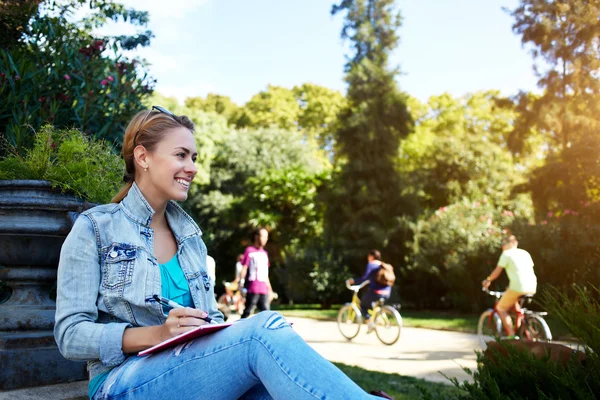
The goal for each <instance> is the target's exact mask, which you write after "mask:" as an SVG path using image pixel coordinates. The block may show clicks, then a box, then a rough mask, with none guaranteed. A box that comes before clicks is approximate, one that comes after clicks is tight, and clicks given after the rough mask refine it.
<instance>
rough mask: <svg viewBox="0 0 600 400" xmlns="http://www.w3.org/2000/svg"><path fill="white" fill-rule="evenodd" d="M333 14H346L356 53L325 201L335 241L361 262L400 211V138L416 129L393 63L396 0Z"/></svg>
mask: <svg viewBox="0 0 600 400" xmlns="http://www.w3.org/2000/svg"><path fill="white" fill-rule="evenodd" d="M331 12H332V14H334V15H335V14H339V13H344V14H345V15H346V18H345V22H344V25H343V28H342V38H344V39H349V40H350V42H351V47H352V49H353V52H354V53H353V55H352V56H351V57H349V59H348V63H347V64H346V71H347V75H346V78H345V80H346V82H347V83H348V94H347V106H346V107H345V108H344V109H343V110H342V111H341V112H340V114H339V122H338V128H337V131H336V141H337V153H336V157H337V162H338V166H339V168H340V172H339V174H337V176H336V177H335V179H334V187H333V189H332V191H331V193H330V198H329V200H328V212H327V230H328V232H329V237H330V238H331V240H332V242H334V243H335V246H339V247H340V248H343V249H344V250H345V251H346V254H347V255H348V257H349V258H350V259H354V261H356V263H358V259H360V260H361V265H362V259H364V254H365V253H366V251H368V250H369V249H370V248H381V247H383V246H384V245H385V244H386V242H387V240H388V239H389V235H390V233H391V232H392V231H393V229H394V228H395V226H396V219H397V218H398V217H399V216H401V215H402V214H403V213H404V211H403V199H402V196H401V187H402V182H401V179H400V175H399V172H398V149H399V145H400V140H401V139H402V138H403V137H405V136H406V135H407V134H408V132H409V131H410V129H411V118H410V116H409V114H408V111H407V108H406V104H405V103H406V96H404V95H403V94H402V93H401V92H400V91H399V90H398V87H397V84H396V81H395V76H396V75H397V74H398V69H397V68H395V69H391V68H389V67H388V55H389V52H390V51H391V50H393V49H394V47H396V45H397V42H398V36H397V35H396V30H397V29H398V28H399V27H400V25H401V17H400V13H399V12H396V11H395V10H394V7H393V1H392V0H344V1H341V2H340V3H339V4H338V5H334V6H333V8H332V11H331Z"/></svg>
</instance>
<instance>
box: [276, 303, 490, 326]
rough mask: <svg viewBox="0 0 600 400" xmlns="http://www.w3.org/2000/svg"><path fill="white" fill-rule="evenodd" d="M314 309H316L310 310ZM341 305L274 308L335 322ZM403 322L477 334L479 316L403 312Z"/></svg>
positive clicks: (287, 313) (436, 312)
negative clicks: (328, 307)
mask: <svg viewBox="0 0 600 400" xmlns="http://www.w3.org/2000/svg"><path fill="white" fill-rule="evenodd" d="M310 307H314V308H310ZM339 307H340V306H339V305H337V306H333V307H332V308H331V309H328V310H323V309H321V308H319V305H318V304H305V305H296V306H293V307H289V306H279V307H277V308H276V307H273V309H274V310H277V311H279V312H280V313H282V314H283V315H285V316H287V317H300V318H312V319H317V320H322V321H335V320H336V317H337V313H338V310H339ZM400 314H401V315H402V322H403V324H404V326H411V327H417V328H429V329H444V330H452V331H461V332H476V331H477V321H478V318H479V316H477V315H465V314H457V313H446V312H443V311H412V310H410V311H403V310H400Z"/></svg>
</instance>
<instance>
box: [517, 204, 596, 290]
mask: <svg viewBox="0 0 600 400" xmlns="http://www.w3.org/2000/svg"><path fill="white" fill-rule="evenodd" d="M596 215H598V214H597V210H596V209H595V208H594V207H593V206H589V207H583V206H582V208H581V210H579V211H573V210H568V209H567V210H562V211H561V212H551V213H548V214H546V215H545V218H546V219H542V220H541V221H538V222H537V223H536V224H529V223H525V222H524V221H517V222H516V223H515V224H514V226H513V231H514V232H518V236H519V247H522V248H524V249H526V250H527V251H529V252H530V253H531V256H532V258H533V262H534V263H535V273H536V275H537V277H538V284H539V286H540V288H543V287H544V286H545V285H552V286H554V287H556V288H559V289H561V290H562V291H566V290H569V288H570V287H571V285H572V284H573V283H576V284H578V285H580V286H585V285H587V284H588V283H591V284H592V285H594V286H596V287H600V268H598V265H600V224H598V222H597V221H595V218H596V217H595V216H596Z"/></svg>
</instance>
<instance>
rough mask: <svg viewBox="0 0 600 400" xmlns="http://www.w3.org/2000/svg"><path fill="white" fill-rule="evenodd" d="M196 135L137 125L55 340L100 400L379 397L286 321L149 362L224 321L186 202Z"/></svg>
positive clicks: (175, 121) (65, 267) (72, 240)
mask: <svg viewBox="0 0 600 400" xmlns="http://www.w3.org/2000/svg"><path fill="white" fill-rule="evenodd" d="M193 131H194V125H193V123H192V122H191V121H190V120H189V119H188V118H187V117H185V116H176V115H174V114H172V113H171V112H169V111H167V110H165V109H164V108H162V107H157V106H154V107H152V110H150V111H142V112H140V113H138V114H137V115H135V116H134V117H133V119H132V120H131V122H130V123H129V125H128V126H127V129H126V131H125V136H124V138H123V157H124V160H125V170H126V173H125V177H124V178H125V181H126V184H125V186H124V187H123V189H122V190H121V191H120V192H119V193H118V194H117V195H116V196H115V197H114V198H113V201H112V203H110V204H105V205H101V206H97V207H94V208H92V209H90V210H87V211H85V212H83V213H82V214H81V215H80V216H79V217H78V218H77V220H76V221H75V224H74V225H73V228H72V229H71V232H70V233H69V235H68V236H67V238H66V240H65V242H64V244H63V247H62V250H61V254H60V261H59V266H58V280H57V298H56V317H55V320H56V321H55V322H56V323H55V327H54V336H55V339H56V343H57V344H58V348H59V350H60V352H61V353H62V354H63V356H65V357H66V358H68V359H71V360H79V361H87V363H88V371H89V376H90V382H89V386H88V395H89V397H90V399H131V400H133V399H143V400H147V399H165V400H171V399H173V400H187V399H199V398H205V399H223V400H228V399H238V398H239V399H315V398H321V399H368V398H372V396H371V395H369V394H367V393H366V392H364V391H363V390H362V389H361V388H360V387H358V386H357V385H356V384H355V383H354V382H352V381H351V380H350V379H349V378H348V377H347V376H346V375H344V374H343V373H342V372H341V371H340V370H339V369H338V368H337V367H335V366H334V365H333V364H331V363H330V362H329V361H327V360H325V359H324V358H323V357H321V356H320V355H319V354H318V353H316V352H315V351H314V350H313V349H312V348H311V347H310V346H308V345H307V344H306V343H305V342H304V340H302V338H300V336H298V335H297V334H296V333H295V332H294V330H293V329H292V328H291V327H290V324H289V323H288V322H287V321H286V320H285V318H283V317H282V316H281V315H280V314H278V313H275V312H264V313H261V314H259V315H258V316H256V317H254V318H249V319H247V320H244V321H240V322H238V323H236V324H234V325H232V326H230V327H228V328H226V329H223V330H221V331H219V332H216V333H213V334H211V335H206V336H203V337H201V338H197V339H195V340H193V341H191V342H188V343H187V344H185V345H183V346H181V345H180V346H177V347H174V348H171V349H167V350H163V351H162V352H159V353H157V354H154V355H151V356H147V357H140V356H138V355H137V353H138V352H139V351H141V350H145V349H147V348H149V347H152V346H154V345H156V344H158V343H161V342H163V341H165V340H167V339H170V338H173V337H175V336H178V335H180V334H182V333H185V332H187V331H189V330H192V329H195V328H197V327H198V326H200V325H203V324H205V323H207V322H206V321H205V319H208V318H210V319H212V320H214V321H216V322H222V321H223V316H222V314H221V313H220V312H219V311H218V309H217V304H216V301H215V298H214V288H213V285H212V284H211V281H210V278H209V276H208V272H207V266H206V246H205V244H204V242H203V241H202V231H201V230H200V228H199V227H198V226H197V225H196V223H195V222H194V221H193V219H192V218H191V217H190V216H189V215H188V214H186V213H185V212H184V211H183V209H182V208H181V207H180V206H179V205H178V204H177V203H176V201H184V200H186V198H187V196H188V190H189V187H190V184H191V182H192V180H193V178H194V176H195V174H196V165H195V161H196V157H197V150H196V141H195V139H194V135H193ZM159 297H163V298H165V297H166V298H167V299H168V300H174V301H176V302H177V303H179V304H180V305H182V306H184V307H181V308H172V309H171V308H169V307H166V306H163V305H162V302H164V301H162V300H163V299H160V298H159ZM156 299H159V300H161V301H160V302H159V301H158V300H156ZM167 303H168V302H167ZM332 381H333V382H335V383H336V384H335V386H333V385H331V382H332ZM378 395H379V396H381V395H382V394H378Z"/></svg>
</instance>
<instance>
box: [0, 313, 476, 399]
mask: <svg viewBox="0 0 600 400" xmlns="http://www.w3.org/2000/svg"><path fill="white" fill-rule="evenodd" d="M233 319H237V317H234V318H232V320H233ZM287 319H288V321H290V322H293V323H294V325H293V326H294V329H295V330H296V332H298V334H300V336H302V337H303V338H304V340H306V341H307V342H308V344H309V345H310V346H312V347H313V348H314V349H315V350H316V351H317V352H318V353H320V354H321V355H322V356H323V357H325V358H327V359H328V360H330V361H334V362H341V363H344V364H348V365H354V366H358V367H361V368H364V369H368V370H373V371H380V372H386V373H398V374H400V375H406V376H414V377H416V378H422V379H426V380H429V381H435V382H443V383H449V382H448V380H447V379H446V378H444V377H443V376H442V375H441V374H440V373H439V372H438V371H441V372H443V373H444V374H446V375H448V376H449V377H457V378H458V379H459V380H461V381H462V380H464V379H468V375H467V374H466V373H465V372H464V371H463V370H462V368H461V366H465V367H468V368H470V369H471V370H474V369H475V367H476V356H475V352H474V350H475V349H478V348H479V347H478V341H477V335H474V334H469V333H460V332H450V331H438V330H433V329H422V328H407V327H404V328H403V329H402V334H401V335H400V340H398V342H396V344H394V345H392V346H386V345H384V344H382V343H381V342H380V341H379V339H377V337H376V336H375V334H374V333H371V334H367V333H366V326H363V327H362V328H361V332H360V333H359V334H358V336H357V337H356V338H354V339H353V340H352V341H351V342H348V341H347V340H346V339H344V338H343V337H342V335H341V334H340V333H339V331H338V329H337V323H336V322H330V321H316V320H312V319H308V318H297V317H288V318H287ZM86 394H87V382H73V383H69V384H62V385H53V386H44V387H37V388H29V389H20V390H14V391H8V392H4V393H2V392H0V400H4V399H9V400H37V399H78V400H79V399H82V400H83V399H85V398H86Z"/></svg>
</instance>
